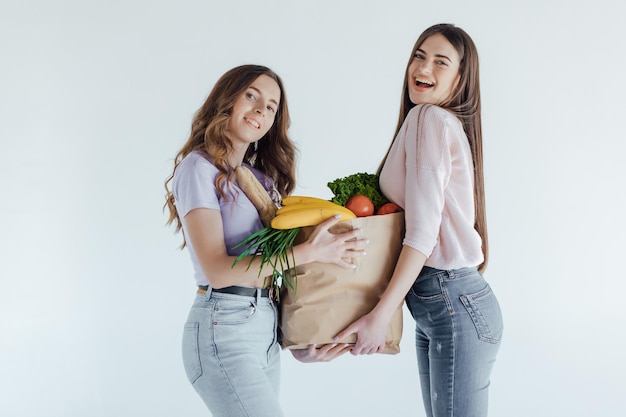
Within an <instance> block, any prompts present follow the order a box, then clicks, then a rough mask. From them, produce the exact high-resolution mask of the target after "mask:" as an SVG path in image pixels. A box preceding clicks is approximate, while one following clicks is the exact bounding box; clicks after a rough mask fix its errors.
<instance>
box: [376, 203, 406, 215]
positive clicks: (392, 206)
mask: <svg viewBox="0 0 626 417" xmlns="http://www.w3.org/2000/svg"><path fill="white" fill-rule="evenodd" d="M399 211H402V208H401V207H400V206H399V205H397V204H396V203H385V204H383V205H382V206H380V207H378V210H377V211H376V214H391V213H397V212H399Z"/></svg>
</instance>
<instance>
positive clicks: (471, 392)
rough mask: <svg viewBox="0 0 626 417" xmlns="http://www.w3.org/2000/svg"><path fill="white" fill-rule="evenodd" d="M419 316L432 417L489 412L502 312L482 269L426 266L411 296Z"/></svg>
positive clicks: (420, 358) (479, 416)
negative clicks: (445, 269)
mask: <svg viewBox="0 0 626 417" xmlns="http://www.w3.org/2000/svg"><path fill="white" fill-rule="evenodd" d="M406 304H407V307H408V308H409V311H410V312H411V314H412V315H413V318H414V319H415V323H416V327H415V346H416V351H417V362H418V367H419V375H420V386H421V389H422V399H423V401H424V406H425V408H426V415H427V416H428V417H453V416H454V417H484V416H486V415H487V409H488V401H487V392H488V388H489V376H490V374H491V369H492V367H493V364H494V362H495V360H496V354H497V352H498V348H499V347H500V338H501V336H502V329H503V325H502V313H501V311H500V306H499V304H498V300H497V299H496V296H495V294H494V293H493V292H492V291H491V287H490V286H489V284H487V282H486V281H485V279H484V278H483V276H482V275H481V274H480V273H479V272H478V271H477V270H476V268H463V269H457V270H452V271H443V270H439V269H434V268H429V267H424V268H423V269H422V271H421V273H420V274H419V276H418V277H417V279H416V280H415V283H414V284H413V287H412V288H411V290H410V291H409V293H408V294H407V296H406Z"/></svg>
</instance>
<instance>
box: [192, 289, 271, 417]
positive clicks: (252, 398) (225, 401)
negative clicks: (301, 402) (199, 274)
mask: <svg viewBox="0 0 626 417" xmlns="http://www.w3.org/2000/svg"><path fill="white" fill-rule="evenodd" d="M277 317H278V313H277V309H276V306H275V304H274V302H273V301H271V300H270V299H269V298H267V297H247V296H241V295H232V294H224V293H216V292H212V291H211V290H210V289H209V290H208V291H207V293H206V294H197V295H196V298H195V301H194V303H193V306H192V307H191V311H190V312H189V318H188V319H187V322H186V323H185V329H184V332H183V343H182V350H183V363H184V365H185V371H186V373H187V377H188V378H189V381H190V382H191V384H192V385H193V387H194V389H195V390H196V392H197V393H198V394H199V395H200V397H201V398H202V399H203V400H204V402H205V404H206V405H207V407H208V408H209V410H210V411H211V413H212V415H213V416H214V417H279V416H282V415H283V414H282V411H281V408H280V404H279V403H278V392H279V382H280V348H279V346H278V343H277V325H278V319H277Z"/></svg>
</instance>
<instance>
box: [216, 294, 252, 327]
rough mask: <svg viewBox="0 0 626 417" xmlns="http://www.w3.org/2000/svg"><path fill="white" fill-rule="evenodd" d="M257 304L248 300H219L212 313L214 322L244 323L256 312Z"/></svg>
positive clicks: (221, 323) (222, 323)
mask: <svg viewBox="0 0 626 417" xmlns="http://www.w3.org/2000/svg"><path fill="white" fill-rule="evenodd" d="M256 312H257V306H256V304H255V303H253V302H250V301H243V302H242V301H233V300H220V301H218V302H217V303H216V305H215V311H214V313H213V321H214V324H220V325H224V324H244V323H247V322H249V321H250V320H251V319H252V318H253V317H254V316H255V314H256Z"/></svg>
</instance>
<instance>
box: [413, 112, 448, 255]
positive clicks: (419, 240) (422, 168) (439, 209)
mask: <svg viewBox="0 0 626 417" xmlns="http://www.w3.org/2000/svg"><path fill="white" fill-rule="evenodd" d="M443 111H445V110H442V109H439V108H436V107H425V108H424V107H422V106H417V107H415V108H413V109H412V111H411V112H409V114H408V115H407V118H406V119H405V122H404V123H405V126H404V134H405V135H406V137H405V146H406V182H405V185H404V186H405V196H406V197H405V198H406V200H405V216H406V218H405V221H406V234H405V238H404V244H405V245H407V246H410V247H412V248H414V249H416V250H418V251H420V252H422V253H423V254H424V255H426V256H430V255H431V253H432V251H433V249H434V248H435V246H436V244H437V240H438V239H439V229H440V226H441V222H442V215H443V210H444V192H445V191H444V190H445V187H446V184H447V182H448V181H449V178H450V171H451V158H450V150H449V147H448V145H447V143H446V134H447V127H446V123H445V117H444V116H445V115H444V114H442V112H443Z"/></svg>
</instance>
